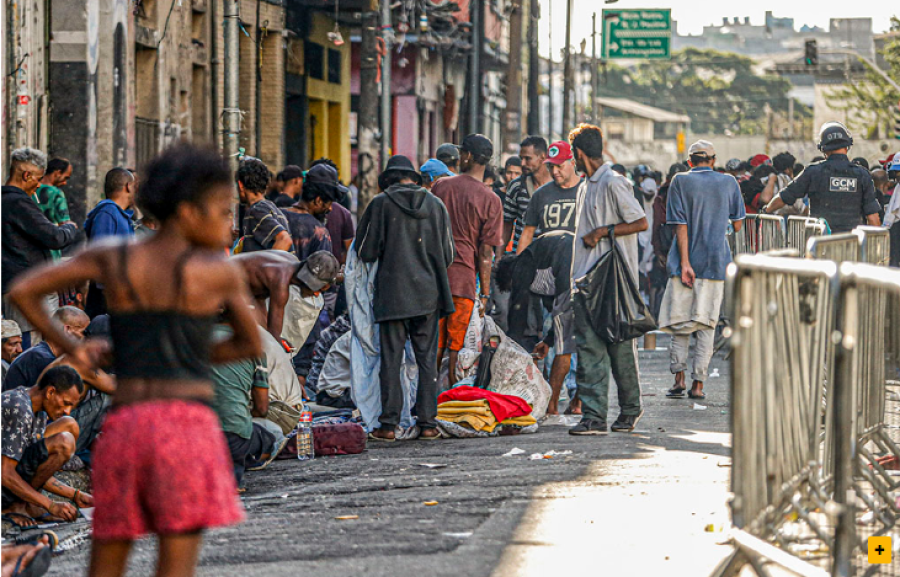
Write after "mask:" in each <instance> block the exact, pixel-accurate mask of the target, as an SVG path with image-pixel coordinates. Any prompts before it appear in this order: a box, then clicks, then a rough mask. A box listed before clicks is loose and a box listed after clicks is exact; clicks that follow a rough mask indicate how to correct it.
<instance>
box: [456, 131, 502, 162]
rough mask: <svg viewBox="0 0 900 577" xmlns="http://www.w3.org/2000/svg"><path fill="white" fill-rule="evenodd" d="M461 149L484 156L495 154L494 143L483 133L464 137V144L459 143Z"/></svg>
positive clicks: (488, 156)
mask: <svg viewBox="0 0 900 577" xmlns="http://www.w3.org/2000/svg"><path fill="white" fill-rule="evenodd" d="M459 149H460V150H465V151H466V152H468V153H470V154H473V155H475V156H481V157H484V158H490V157H492V156H493V155H494V145H493V143H491V140H490V139H489V138H488V137H487V136H485V135H483V134H470V135H468V136H467V137H465V138H464V139H463V141H462V144H460V145H459Z"/></svg>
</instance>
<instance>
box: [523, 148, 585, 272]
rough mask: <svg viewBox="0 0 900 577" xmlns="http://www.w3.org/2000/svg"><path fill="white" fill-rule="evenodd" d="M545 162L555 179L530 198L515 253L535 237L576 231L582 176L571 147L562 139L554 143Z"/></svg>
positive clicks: (524, 247) (526, 246)
mask: <svg viewBox="0 0 900 577" xmlns="http://www.w3.org/2000/svg"><path fill="white" fill-rule="evenodd" d="M544 164H546V165H547V168H548V169H549V170H550V176H551V177H552V178H553V180H551V181H550V182H548V183H547V184H545V185H544V186H542V187H540V188H539V189H537V190H536V191H535V192H534V195H533V196H532V197H531V202H529V203H528V210H526V211H525V228H524V230H523V231H522V235H521V236H520V237H519V246H518V248H517V250H516V254H522V251H524V250H525V249H526V248H528V245H530V244H531V241H532V239H533V238H534V237H535V236H540V235H542V234H544V233H547V232H551V231H554V230H565V231H568V232H575V201H576V199H577V197H578V185H580V184H581V177H580V176H579V175H578V172H576V170H575V157H574V156H572V147H571V146H570V145H569V143H568V142H564V141H562V140H561V141H559V142H554V143H553V144H551V145H550V148H549V149H548V150H547V160H545V161H544Z"/></svg>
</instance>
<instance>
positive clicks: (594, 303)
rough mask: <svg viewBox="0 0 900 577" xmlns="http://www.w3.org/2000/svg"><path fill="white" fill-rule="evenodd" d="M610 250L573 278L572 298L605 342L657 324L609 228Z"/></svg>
mask: <svg viewBox="0 0 900 577" xmlns="http://www.w3.org/2000/svg"><path fill="white" fill-rule="evenodd" d="M609 241H610V243H611V244H612V250H610V251H609V252H607V253H606V254H604V255H603V256H602V257H601V258H600V260H599V261H598V262H597V264H596V265H594V267H593V268H591V270H590V271H588V273H587V274H586V275H584V276H583V277H581V278H579V279H576V280H575V288H576V289H577V291H576V292H575V295H574V298H575V299H576V300H577V301H578V303H577V304H579V305H581V306H582V307H583V310H586V311H587V312H588V318H589V321H590V323H591V326H592V327H593V328H594V331H595V332H596V333H597V334H598V335H599V336H600V338H602V339H603V340H605V341H606V342H608V343H612V344H614V343H621V342H623V341H628V340H631V339H634V338H637V337H639V336H641V335H642V334H644V333H648V332H650V331H655V330H656V329H657V328H658V327H657V324H656V320H655V319H654V318H653V315H652V314H651V313H650V309H649V308H648V307H647V305H646V304H645V303H644V299H642V298H641V293H640V292H639V291H638V287H637V284H636V283H635V282H634V278H633V277H632V276H631V274H630V273H629V272H628V265H627V264H626V263H625V256H624V255H623V254H622V249H621V248H619V244H618V243H617V242H616V238H615V234H614V233H613V227H610V228H609Z"/></svg>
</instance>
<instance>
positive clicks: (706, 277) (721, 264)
mask: <svg viewBox="0 0 900 577" xmlns="http://www.w3.org/2000/svg"><path fill="white" fill-rule="evenodd" d="M688 154H689V156H690V160H691V166H692V167H693V168H692V169H691V171H690V172H687V173H682V174H677V175H675V177H674V178H673V179H672V184H671V185H670V186H669V201H668V206H667V210H666V222H667V224H670V225H674V226H675V242H674V243H672V248H671V249H670V250H669V257H668V266H667V271H666V272H667V273H668V276H669V280H668V283H667V284H666V293H665V295H664V296H663V301H662V306H661V308H660V311H659V326H660V328H662V330H664V331H666V332H669V333H671V334H672V335H673V337H672V345H671V347H670V348H669V362H670V367H669V368H670V370H671V371H672V374H674V375H675V386H673V387H672V388H671V389H669V392H668V393H667V394H666V396H668V397H671V398H678V397H683V396H684V392H685V390H686V389H687V385H686V383H685V376H684V372H685V370H686V369H687V358H688V353H689V349H690V341H691V335H692V334H694V335H695V340H696V347H695V349H694V366H693V369H694V370H693V376H692V378H693V385H692V386H691V389H690V391H689V393H688V394H689V396H690V397H691V398H693V399H703V398H705V395H704V393H703V382H704V381H705V380H706V379H707V376H708V371H709V361H710V359H711V358H712V353H713V341H714V339H715V329H716V325H717V324H718V322H719V312H720V310H721V308H722V299H723V298H724V296H725V268H726V267H727V266H728V263H730V262H731V250H730V249H729V247H728V243H727V242H726V239H725V234H726V230H727V229H728V224H729V222H733V223H734V230H735V231H739V230H740V229H741V226H742V225H743V223H744V218H746V216H747V215H746V212H745V208H744V200H743V198H742V197H741V188H740V186H738V183H737V181H736V180H735V179H734V177H733V176H731V175H730V174H720V173H718V172H716V171H714V170H713V166H715V164H716V151H715V149H714V148H713V145H712V143H711V142H708V141H706V140H698V141H697V142H695V143H694V144H692V145H691V147H690V149H689V151H688Z"/></svg>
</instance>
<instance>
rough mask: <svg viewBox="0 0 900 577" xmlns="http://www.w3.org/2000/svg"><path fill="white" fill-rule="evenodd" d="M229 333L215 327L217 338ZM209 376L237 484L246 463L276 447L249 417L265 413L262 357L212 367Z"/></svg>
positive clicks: (266, 378) (266, 456) (266, 386)
mask: <svg viewBox="0 0 900 577" xmlns="http://www.w3.org/2000/svg"><path fill="white" fill-rule="evenodd" d="M229 332H230V329H229V328H228V327H224V326H221V327H217V329H216V333H217V336H218V337H219V338H228V335H229ZM212 378H213V385H214V386H215V391H216V396H215V400H214V401H213V410H215V411H216V414H217V415H218V416H219V421H220V422H221V423H222V430H223V431H224V432H225V439H226V440H227V441H228V449H229V450H230V451H231V460H232V462H233V463H234V476H235V479H237V484H238V486H240V485H241V480H242V479H243V477H244V471H245V470H246V468H247V466H248V465H250V464H253V463H256V462H259V461H269V460H271V459H270V457H273V456H274V455H272V453H273V451H274V450H275V449H276V447H275V446H274V445H275V436H274V435H273V434H272V433H270V432H269V431H267V430H266V428H265V427H263V426H262V425H259V424H257V423H254V422H253V417H259V418H265V416H266V414H267V413H268V412H269V372H268V370H267V369H266V361H265V359H257V360H251V359H244V360H241V361H236V362H233V363H228V364H226V365H215V366H213V367H212ZM283 446H284V444H283V443H282V445H281V446H279V447H277V449H278V450H280V449H281V447H283Z"/></svg>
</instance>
